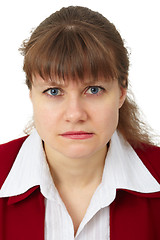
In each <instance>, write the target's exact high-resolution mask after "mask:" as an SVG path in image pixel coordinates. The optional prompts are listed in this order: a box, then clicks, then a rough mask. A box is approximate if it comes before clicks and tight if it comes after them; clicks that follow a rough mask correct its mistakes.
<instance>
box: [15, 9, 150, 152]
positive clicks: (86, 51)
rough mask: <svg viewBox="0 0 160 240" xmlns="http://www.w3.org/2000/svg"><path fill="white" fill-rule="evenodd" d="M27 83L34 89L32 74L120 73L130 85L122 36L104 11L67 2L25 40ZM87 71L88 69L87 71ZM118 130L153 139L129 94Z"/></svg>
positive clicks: (135, 141) (136, 142)
mask: <svg viewBox="0 0 160 240" xmlns="http://www.w3.org/2000/svg"><path fill="white" fill-rule="evenodd" d="M20 50H21V52H22V54H23V55H24V67H23V69H24V71H25V73H26V84H27V86H28V87H29V89H31V87H32V76H33V75H34V74H39V75H40V76H41V77H42V78H43V79H44V80H48V79H50V80H52V79H53V77H54V78H58V79H61V80H63V81H65V79H69V78H72V79H78V80H81V81H87V78H86V74H89V76H90V77H92V79H94V80H96V79H97V78H98V77H104V79H106V81H107V80H110V79H118V82H119V85H120V86H122V87H123V88H127V87H128V70H129V57H128V55H129V54H128V52H127V49H126V48H125V46H124V42H123V40H122V38H121V36H120V34H119V32H118V31H117V29H116V28H115V26H114V25H113V24H112V23H111V22H109V21H108V20H107V19H106V18H105V17H104V16H102V15H101V14H100V13H98V12H94V11H92V10H90V9H88V8H85V7H78V6H76V7H73V6H71V7H68V8H62V9H61V10H60V11H57V12H55V13H53V14H52V15H51V16H49V17H48V18H47V19H45V20H44V21H43V22H42V23H41V24H40V25H39V26H38V27H37V28H36V29H35V31H34V32H33V33H32V35H31V37H30V39H29V40H27V41H24V43H23V46H22V48H21V49H20ZM87 76H88V75H87ZM118 130H119V131H120V132H121V133H122V135H123V136H124V137H125V139H126V140H127V141H128V142H130V143H131V144H132V145H133V146H135V147H136V146H141V143H147V144H152V141H151V140H150V135H149V133H148V131H147V128H146V125H145V124H144V123H143V122H142V121H140V120H139V111H138V107H137V105H136V103H135V101H133V99H132V100H131V98H130V97H129V96H127V98H126V100H125V103H124V104H123V106H122V107H121V108H120V112H119V123H118Z"/></svg>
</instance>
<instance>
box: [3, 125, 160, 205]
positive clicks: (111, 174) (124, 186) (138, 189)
mask: <svg viewBox="0 0 160 240" xmlns="http://www.w3.org/2000/svg"><path fill="white" fill-rule="evenodd" d="M35 149H36V151H35ZM40 161H42V163H43V164H42V165H44V166H45V168H41V167H39V166H40V165H39V162H40ZM19 163H21V164H20V165H19ZM26 164H28V166H27V165H26ZM20 166H21V167H22V169H21V170H20V168H19V167H20ZM24 169H28V170H29V171H24ZM42 169H43V171H44V169H45V171H44V172H45V174H44V172H43V171H42ZM36 170H37V171H36ZM33 172H34V177H33ZM42 172H43V173H42ZM17 173H18V175H17ZM21 173H23V174H21ZM25 174H26V175H25ZM44 175H45V179H43V177H44ZM15 176H16V178H15ZM42 179H43V180H44V181H42ZM46 179H47V182H48V183H50V185H53V182H52V179H51V176H50V174H48V168H47V165H46V161H45V155H44V151H43V147H42V141H41V139H40V137H39V135H38V133H37V132H36V130H35V131H34V132H33V133H32V134H31V136H30V137H28V138H27V140H26V141H25V142H24V144H23V146H22V148H21V149H20V152H19V154H18V156H17V159H16V161H15V164H14V165H13V168H12V170H11V172H10V174H9V175H8V178H7V179H6V181H5V184H4V186H3V188H2V189H1V190H3V189H5V190H7V187H6V186H7V184H9V183H11V184H12V186H15V187H16V186H17V188H16V189H12V190H13V191H10V193H8V195H6V196H8V197H10V198H9V201H8V203H9V204H12V203H15V202H18V201H21V200H23V199H25V198H26V197H28V196H29V195H30V194H32V193H33V192H34V191H35V190H36V189H37V188H40V186H41V185H43V183H44V182H45V181H46ZM26 180H27V181H26ZM26 182H27V185H26V184H24V183H26ZM13 183H14V184H13ZM20 183H22V187H23V189H21V188H20V187H21V185H20ZM102 184H103V185H105V189H106V194H105V195H106V196H108V195H110V196H111V198H110V199H108V198H107V199H105V201H108V204H110V203H111V202H112V201H113V200H114V198H115V196H116V190H117V191H120V190H121V191H126V192H130V193H131V194H135V195H137V196H146V197H153V196H154V197H159V193H158V192H159V191H160V185H159V183H158V182H157V181H156V180H155V179H154V178H153V176H152V175H151V174H150V172H149V171H148V169H147V168H146V167H145V166H144V164H143V163H142V162H141V160H140V159H139V157H138V155H137V154H136V153H135V151H134V150H133V149H132V147H131V146H130V145H129V144H128V143H127V142H125V141H124V139H123V137H122V136H121V135H120V134H118V133H117V132H115V133H114V134H113V136H112V139H111V144H110V148H109V151H108V154H107V158H106V163H105V168H104V173H103V179H102ZM5 187H6V188H5ZM42 189H43V188H42V186H41V189H40V190H41V192H42V193H43V195H44V196H45V190H44V192H43V191H42ZM44 189H45V187H44ZM1 190H0V196H1V192H2V191H1ZM2 193H3V192H2ZM52 193H53V191H52ZM54 193H55V192H54ZM5 194H7V192H6V193H5ZM5 194H4V196H5Z"/></svg>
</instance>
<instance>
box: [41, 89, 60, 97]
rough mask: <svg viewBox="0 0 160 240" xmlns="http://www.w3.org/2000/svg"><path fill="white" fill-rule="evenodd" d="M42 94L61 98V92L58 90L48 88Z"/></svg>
mask: <svg viewBox="0 0 160 240" xmlns="http://www.w3.org/2000/svg"><path fill="white" fill-rule="evenodd" d="M43 93H47V94H48V95H50V96H61V95H62V92H61V90H60V89H59V88H49V89H47V90H45V91H44V92H43Z"/></svg>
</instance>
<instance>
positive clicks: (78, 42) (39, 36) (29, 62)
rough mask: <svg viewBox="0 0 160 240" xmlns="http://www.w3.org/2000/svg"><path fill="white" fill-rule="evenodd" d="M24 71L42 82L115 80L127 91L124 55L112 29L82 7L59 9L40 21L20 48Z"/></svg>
mask: <svg viewBox="0 0 160 240" xmlns="http://www.w3.org/2000/svg"><path fill="white" fill-rule="evenodd" d="M23 53H24V55H25V61H24V71H25V72H26V77H27V85H28V87H29V88H31V85H32V77H33V75H34V74H39V75H40V76H41V77H42V78H44V79H45V80H49V79H50V80H52V79H53V78H54V79H55V78H56V79H57V78H58V79H61V80H66V79H74V80H75V81H76V80H80V81H87V79H88V78H92V79H93V80H96V79H97V78H100V77H103V78H104V79H106V81H107V80H111V79H112V80H113V79H117V80H118V81H119V84H120V85H121V86H123V87H127V81H128V80H127V78H128V67H129V61H128V54H127V50H126V48H125V47H124V44H123V41H122V39H121V37H120V35H119V33H118V31H117V30H116V28H115V26H114V25H113V24H112V23H110V22H109V21H108V20H107V19H106V18H104V17H103V16H102V15H101V14H99V13H97V12H93V11H91V10H89V9H88V8H84V7H68V8H62V9H61V10H60V11H57V12H55V13H54V14H52V15H51V16H50V17H49V18H47V19H46V20H44V21H43V22H42V23H41V24H40V25H39V26H38V27H37V29H36V30H35V31H34V32H33V34H32V36H31V38H30V39H29V41H28V42H27V43H26V44H25V46H24V48H23Z"/></svg>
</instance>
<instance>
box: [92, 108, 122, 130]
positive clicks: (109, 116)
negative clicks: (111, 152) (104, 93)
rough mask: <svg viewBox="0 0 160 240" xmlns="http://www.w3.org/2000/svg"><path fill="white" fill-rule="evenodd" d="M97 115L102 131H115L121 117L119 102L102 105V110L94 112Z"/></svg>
mask: <svg viewBox="0 0 160 240" xmlns="http://www.w3.org/2000/svg"><path fill="white" fill-rule="evenodd" d="M94 114H95V116H97V117H96V122H97V124H98V125H99V128H100V129H101V132H103V131H104V132H106V130H107V132H110V131H111V133H112V132H114V131H115V129H116V128H117V125H118V119H119V108H118V106H117V104H116V103H115V104H114V103H112V104H106V105H105V106H104V107H101V109H100V111H98V112H97V113H94Z"/></svg>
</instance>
